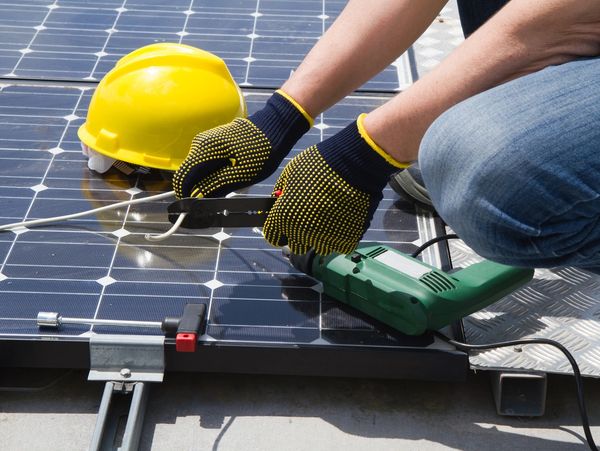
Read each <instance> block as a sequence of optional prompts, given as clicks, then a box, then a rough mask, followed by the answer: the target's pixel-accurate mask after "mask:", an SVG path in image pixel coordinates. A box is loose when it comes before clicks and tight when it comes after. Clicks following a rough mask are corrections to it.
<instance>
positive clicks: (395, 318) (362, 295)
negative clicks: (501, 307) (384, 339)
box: [169, 197, 533, 335]
mask: <svg viewBox="0 0 600 451" xmlns="http://www.w3.org/2000/svg"><path fill="white" fill-rule="evenodd" d="M274 202H275V198H274V197H240V198H235V197H234V198H215V199H196V198H188V199H181V200H179V201H176V202H174V203H172V204H171V205H170V206H169V220H170V221H171V222H173V223H175V222H177V221H179V220H182V222H181V226H182V227H188V228H204V227H257V226H261V225H263V224H264V222H265V218H266V216H267V213H268V211H269V209H270V208H271V207H272V206H273V204H274ZM183 213H185V215H186V216H185V217H184V218H180V215H181V214H183ZM288 257H289V259H290V262H291V263H292V265H294V266H295V267H296V268H297V269H299V270H300V271H302V272H303V273H306V274H308V275H311V276H312V277H314V278H315V279H318V280H320V281H321V282H322V283H323V287H324V292H325V293H326V294H328V295H329V296H331V297H333V298H335V299H337V300H338V301H341V302H344V303H346V304H348V305H351V306H352V307H354V308H356V309H358V310H360V311H361V312H364V313H366V314H367V315H369V316H371V317H373V318H375V319H377V320H379V321H381V322H382V323H385V324H387V325H388V326H391V327H393V328H394V329H397V330H399V331H400V332H403V333H405V334H408V335H420V334H422V333H424V332H425V331H426V330H437V329H440V328H442V327H444V326H446V325H448V324H450V323H452V322H453V321H455V320H457V319H459V318H462V317H465V316H467V315H469V314H471V313H473V312H476V311H477V310H480V309H482V308H484V307H486V306H488V305H490V304H492V303H494V302H496V301H497V300H499V299H501V298H502V297H504V296H506V295H507V294H508V293H510V292H512V291H514V290H516V289H517V288H519V287H520V286H522V285H524V284H525V283H527V282H529V281H530V280H531V279H532V277H533V270H532V269H524V268H513V267H510V266H506V265H501V264H499V263H493V262H491V261H483V262H480V263H476V264H474V265H471V266H469V267H468V268H464V269H460V270H458V271H456V272H452V273H446V272H444V271H441V270H439V269H437V268H435V267H433V266H429V265H427V264H425V263H423V262H422V261H420V260H418V259H416V258H413V257H411V256H409V255H407V254H403V253H402V252H399V251H397V250H395V249H392V248H390V247H388V246H385V245H383V244H377V243H373V244H366V243H363V244H361V245H359V247H358V248H357V249H356V251H354V252H353V253H352V254H350V255H339V254H332V255H329V256H327V257H321V256H318V255H316V254H315V253H314V252H309V253H307V254H304V255H288Z"/></svg>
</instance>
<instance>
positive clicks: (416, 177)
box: [389, 164, 435, 211]
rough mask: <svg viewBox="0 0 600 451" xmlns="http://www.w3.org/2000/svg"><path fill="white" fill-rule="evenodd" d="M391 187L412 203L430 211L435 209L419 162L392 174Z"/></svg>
mask: <svg viewBox="0 0 600 451" xmlns="http://www.w3.org/2000/svg"><path fill="white" fill-rule="evenodd" d="M389 185H390V187H391V188H392V189H393V190H394V191H395V192H396V193H398V194H400V195H401V196H402V197H404V198H405V199H406V200H408V201H409V202H411V203H412V204H416V205H418V206H419V207H421V208H424V209H426V210H429V211H435V208H434V206H433V203H432V202H431V198H430V197H429V193H428V192H427V188H425V182H424V181H423V176H422V175H421V169H420V168H419V166H418V165H417V164H413V165H412V166H410V167H408V168H407V169H404V170H403V171H399V172H396V173H394V174H392V176H391V177H390V180H389Z"/></svg>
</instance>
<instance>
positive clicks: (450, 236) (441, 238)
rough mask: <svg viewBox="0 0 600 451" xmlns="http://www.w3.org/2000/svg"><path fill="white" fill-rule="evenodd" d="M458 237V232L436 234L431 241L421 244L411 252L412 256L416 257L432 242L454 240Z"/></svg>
mask: <svg viewBox="0 0 600 451" xmlns="http://www.w3.org/2000/svg"><path fill="white" fill-rule="evenodd" d="M456 238H458V235H457V234H456V233H449V234H448V235H440V236H436V237H435V238H432V239H430V240H429V241H427V242H425V244H422V245H421V246H419V247H418V248H417V250H416V251H414V252H413V253H412V254H410V256H411V257H413V258H415V257H417V256H418V255H419V254H420V253H421V252H423V251H424V250H425V249H427V248H428V247H429V246H431V245H432V244H435V243H439V242H440V241H444V240H454V239H456Z"/></svg>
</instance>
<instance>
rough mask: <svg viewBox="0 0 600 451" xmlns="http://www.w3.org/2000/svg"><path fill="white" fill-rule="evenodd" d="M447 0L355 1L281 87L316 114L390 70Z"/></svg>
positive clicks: (348, 5)
mask: <svg viewBox="0 0 600 451" xmlns="http://www.w3.org/2000/svg"><path fill="white" fill-rule="evenodd" d="M447 1H448V0H416V1H415V0H371V1H369V2H367V1H365V0H350V1H349V2H348V4H347V5H346V7H345V8H344V10H343V11H342V13H341V14H340V16H339V17H338V18H337V19H336V21H335V22H334V23H333V24H332V25H331V27H330V28H329V29H328V30H327V31H326V32H325V34H324V35H323V37H322V38H321V39H319V41H318V42H317V43H316V44H315V46H314V47H313V48H312V49H311V51H310V52H309V53H308V54H307V55H306V57H305V58H304V60H303V61H302V63H301V64H300V66H299V67H298V69H297V70H296V71H295V72H294V73H293V74H292V76H291V77H290V79H289V80H288V81H287V82H286V83H285V84H284V85H283V86H282V88H281V89H282V90H283V91H285V92H286V93H287V94H289V95H290V96H291V97H292V98H293V99H295V100H296V101H297V102H298V103H299V104H300V105H302V106H303V107H304V109H305V110H306V111H307V112H308V114H310V115H311V116H312V117H316V116H317V115H318V114H320V113H322V112H323V111H325V110H326V109H327V108H329V107H330V106H332V105H334V104H335V103H336V102H338V101H339V100H341V99H342V98H344V97H345V96H346V95H348V94H350V93H351V92H353V91H354V90H355V89H357V88H358V87H360V86H361V85H362V84H364V83H365V82H367V81H368V80H370V79H371V78H373V77H374V76H375V75H376V74H378V73H379V72H381V71H382V70H383V69H385V68H386V67H387V66H388V65H389V64H391V63H392V62H393V61H394V60H395V59H396V58H398V56H399V55H401V54H402V53H404V52H405V51H406V50H407V49H408V48H409V47H410V46H411V45H412V44H413V42H414V41H415V40H416V39H417V38H418V37H419V36H420V35H421V34H422V33H423V32H424V31H425V30H426V29H427V27H428V26H429V25H430V24H431V22H432V21H433V19H434V18H435V17H436V15H437V14H438V13H439V12H440V11H441V9H442V7H443V6H444V5H445V4H446V3H447Z"/></svg>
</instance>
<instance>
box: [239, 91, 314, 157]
mask: <svg viewBox="0 0 600 451" xmlns="http://www.w3.org/2000/svg"><path fill="white" fill-rule="evenodd" d="M248 119H249V120H250V121H252V122H253V123H254V124H255V125H256V126H257V127H258V128H259V129H260V130H261V131H262V132H263V133H264V134H265V136H266V137H267V139H268V140H269V142H270V143H271V147H272V148H273V152H274V153H277V154H278V156H279V157H280V158H283V157H285V156H286V155H287V154H288V153H289V151H290V150H291V149H292V147H293V146H294V144H296V142H297V141H298V140H299V139H300V138H301V137H302V135H304V134H305V133H306V132H307V131H308V130H310V127H311V125H310V123H309V122H308V120H307V119H306V118H305V117H304V115H303V114H302V113H301V112H300V111H298V108H296V107H295V106H294V105H293V104H292V103H291V102H290V101H289V100H288V99H286V98H285V97H284V96H282V95H281V94H279V93H277V92H275V93H274V94H273V95H272V96H271V98H270V99H269V100H268V101H267V103H266V104H265V107H264V108H263V109H262V110H260V111H257V112H256V113H254V114H252V115H251V116H249V117H248ZM281 153H283V155H280V154H281Z"/></svg>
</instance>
